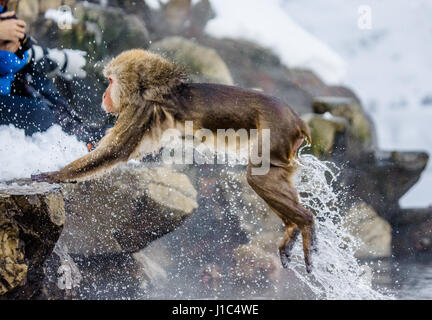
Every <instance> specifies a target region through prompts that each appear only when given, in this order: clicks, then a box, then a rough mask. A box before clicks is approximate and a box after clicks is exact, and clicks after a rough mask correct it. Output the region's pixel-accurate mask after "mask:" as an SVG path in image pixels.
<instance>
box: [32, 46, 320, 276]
mask: <svg viewBox="0 0 432 320" xmlns="http://www.w3.org/2000/svg"><path fill="white" fill-rule="evenodd" d="M104 73H105V75H106V77H107V78H108V80H109V86H108V88H107V89H106V92H105V93H104V95H103V108H104V109H105V110H106V111H107V112H110V113H113V114H115V115H117V117H118V118H117V121H116V123H115V125H114V127H113V128H111V129H110V130H109V131H108V132H107V134H106V135H105V137H103V138H102V140H101V141H100V143H99V145H98V146H97V147H96V149H95V150H93V151H92V152H90V153H88V154H86V155H85V156H83V157H81V158H79V159H78V160H75V161H73V162H72V163H70V164H69V165H67V166H66V167H64V168H63V169H61V170H60V171H56V172H50V173H43V174H40V175H35V176H33V179H34V180H36V181H47V182H51V183H56V182H74V181H78V180H85V179H89V178H91V177H93V176H94V175H95V174H97V173H104V172H106V171H107V170H108V169H109V168H111V167H113V166H115V165H116V164H118V163H120V162H122V161H123V162H124V161H128V160H130V159H136V158H138V159H141V158H142V157H143V155H145V154H146V153H151V152H155V151H157V150H158V148H160V139H161V136H162V132H163V131H164V130H166V129H169V128H177V129H178V128H182V125H183V124H184V123H185V122H186V121H193V125H194V128H196V129H197V130H199V129H201V128H205V129H207V130H211V131H212V132H216V131H217V130H218V129H234V130H239V129H242V128H243V129H246V130H251V129H255V130H257V131H258V134H260V132H262V131H264V129H268V130H267V131H269V132H270V138H269V144H270V146H269V150H270V152H269V162H270V163H269V170H268V171H267V173H266V174H261V175H260V174H254V169H256V168H257V166H258V165H257V164H254V163H253V162H252V161H249V163H248V165H247V170H246V173H247V181H248V183H249V184H250V186H251V187H252V189H253V190H254V191H255V192H256V193H257V194H258V195H259V196H260V197H261V198H262V199H264V200H265V202H266V203H267V204H268V205H269V206H270V208H271V209H272V210H273V211H274V212H275V213H276V214H277V215H278V216H279V217H280V218H281V219H282V220H283V222H284V223H285V226H286V227H285V235H284V237H283V240H282V242H281V244H280V246H279V252H280V257H281V261H282V265H283V266H284V267H287V266H288V263H289V261H290V253H291V249H292V247H293V244H294V242H295V240H296V238H297V236H298V234H299V233H301V235H302V238H303V251H304V259H305V264H306V269H307V271H308V272H311V270H312V268H311V267H312V265H311V254H312V252H313V251H315V250H316V246H315V244H316V243H315V230H314V226H315V224H314V216H313V214H312V213H311V212H310V211H309V210H307V209H306V208H304V207H303V206H302V205H301V204H300V203H299V197H298V194H297V191H296V189H295V188H294V185H293V182H292V175H293V173H294V171H295V169H296V165H295V161H294V158H295V156H296V153H297V149H298V148H299V147H300V145H301V144H302V142H303V141H304V139H305V138H306V139H307V140H308V141H309V143H310V142H311V138H310V133H309V129H308V127H307V126H306V124H305V123H304V122H303V121H302V120H301V119H300V118H299V116H298V115H297V114H296V113H295V112H294V111H293V110H292V109H291V108H290V107H289V106H288V105H286V104H284V103H282V102H281V101H280V100H278V99H276V98H274V97H270V96H267V95H265V94H263V93H261V92H258V91H256V90H248V89H243V88H238V87H234V86H226V85H219V84H209V83H187V82H186V80H185V77H184V74H183V72H182V71H181V70H180V69H179V68H178V67H177V66H175V65H174V64H173V63H171V62H169V61H167V60H165V59H164V58H162V57H161V56H159V55H157V54H153V53H150V52H148V51H145V50H139V49H135V50H130V51H126V52H123V53H121V54H120V55H119V56H117V57H116V58H115V59H114V60H112V61H111V62H110V63H109V64H108V65H107V66H106V68H105V70H104ZM259 144H260V143H258V146H257V148H258V149H261V148H262V147H263V146H262V145H259Z"/></svg>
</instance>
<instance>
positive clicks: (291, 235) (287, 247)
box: [279, 223, 300, 268]
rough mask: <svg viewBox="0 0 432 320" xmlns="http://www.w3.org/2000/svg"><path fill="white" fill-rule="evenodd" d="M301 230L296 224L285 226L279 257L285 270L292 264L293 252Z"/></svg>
mask: <svg viewBox="0 0 432 320" xmlns="http://www.w3.org/2000/svg"><path fill="white" fill-rule="evenodd" d="M299 233H300V229H299V228H298V227H297V225H296V224H295V223H287V224H286V226H285V234H284V237H283V239H282V241H281V243H280V245H279V255H280V259H281V262H282V266H283V267H284V268H288V264H289V263H290V262H291V250H292V248H293V246H294V243H295V241H296V240H297V236H298V234H299Z"/></svg>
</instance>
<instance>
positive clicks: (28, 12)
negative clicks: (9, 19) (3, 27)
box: [8, 0, 43, 24]
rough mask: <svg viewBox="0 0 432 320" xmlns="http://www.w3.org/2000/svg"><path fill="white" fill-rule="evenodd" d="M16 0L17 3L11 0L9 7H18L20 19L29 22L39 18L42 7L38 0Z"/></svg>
mask: <svg viewBox="0 0 432 320" xmlns="http://www.w3.org/2000/svg"><path fill="white" fill-rule="evenodd" d="M14 2H15V4H14V3H13V2H12V1H10V3H9V4H8V8H17V10H16V11H17V13H18V17H19V18H20V19H22V20H24V21H25V22H26V23H29V24H30V23H33V22H35V21H36V20H37V18H38V13H39V7H40V5H39V1H38V0H21V1H19V2H18V1H16V0H15V1H14ZM42 2H43V1H42ZM16 4H18V7H17V6H16Z"/></svg>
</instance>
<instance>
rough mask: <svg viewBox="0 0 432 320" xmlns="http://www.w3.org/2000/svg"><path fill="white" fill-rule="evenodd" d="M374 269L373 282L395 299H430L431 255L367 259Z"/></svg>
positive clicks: (431, 288) (431, 291)
mask: <svg viewBox="0 0 432 320" xmlns="http://www.w3.org/2000/svg"><path fill="white" fill-rule="evenodd" d="M368 265H369V266H371V267H372V269H373V270H374V277H373V284H374V287H375V288H377V289H379V290H380V289H382V290H389V291H390V292H391V293H392V294H393V295H394V297H395V298H396V299H400V300H413V299H415V300H424V299H427V300H429V299H432V256H427V257H420V258H410V259H403V260H396V259H389V260H376V261H369V262H368Z"/></svg>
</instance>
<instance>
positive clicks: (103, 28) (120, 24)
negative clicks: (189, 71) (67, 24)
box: [59, 2, 149, 60]
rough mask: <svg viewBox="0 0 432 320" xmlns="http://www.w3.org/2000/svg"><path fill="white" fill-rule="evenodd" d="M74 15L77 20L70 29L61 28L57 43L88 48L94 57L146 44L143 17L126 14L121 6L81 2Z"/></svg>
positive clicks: (145, 46)
mask: <svg viewBox="0 0 432 320" xmlns="http://www.w3.org/2000/svg"><path fill="white" fill-rule="evenodd" d="M74 16H75V17H76V18H77V19H78V21H79V22H78V23H77V24H76V25H74V26H73V28H72V30H65V31H63V34H62V37H61V38H60V39H59V40H60V44H61V45H63V46H64V47H70V48H80V49H82V50H85V51H87V52H91V53H92V56H93V58H94V59H96V60H99V59H103V58H104V57H106V56H114V55H117V54H118V53H120V52H122V51H124V50H127V49H131V48H147V47H148V45H149V35H148V31H147V28H146V25H145V23H144V21H143V20H142V19H140V18H139V17H138V16H137V15H134V14H126V13H125V12H124V10H122V9H120V8H113V7H103V6H100V5H95V4H90V3H87V2H83V3H79V4H77V5H76V6H75V8H74ZM112 26H115V28H113V27H112Z"/></svg>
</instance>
